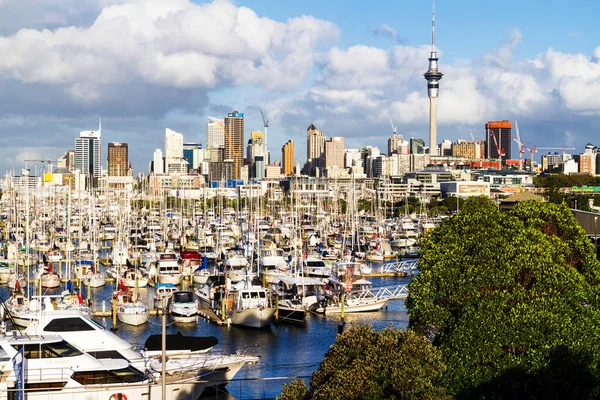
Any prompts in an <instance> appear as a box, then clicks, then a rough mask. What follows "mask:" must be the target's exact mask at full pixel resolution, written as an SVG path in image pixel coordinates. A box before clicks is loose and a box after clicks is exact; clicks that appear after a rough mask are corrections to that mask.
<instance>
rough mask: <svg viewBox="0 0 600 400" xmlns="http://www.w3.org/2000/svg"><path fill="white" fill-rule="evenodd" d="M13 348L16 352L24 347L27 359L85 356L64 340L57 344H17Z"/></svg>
mask: <svg viewBox="0 0 600 400" xmlns="http://www.w3.org/2000/svg"><path fill="white" fill-rule="evenodd" d="M13 347H14V348H15V349H16V350H21V347H24V349H23V353H24V354H23V355H24V356H25V358H27V359H34V358H62V357H75V356H80V355H82V354H83V353H82V352H80V351H79V350H77V349H76V348H75V347H73V346H71V345H70V344H69V343H67V342H65V341H64V340H62V341H60V342H55V343H28V344H15V345H13Z"/></svg>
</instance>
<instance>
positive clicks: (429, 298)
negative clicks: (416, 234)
mask: <svg viewBox="0 0 600 400" xmlns="http://www.w3.org/2000/svg"><path fill="white" fill-rule="evenodd" d="M421 255H422V256H421V261H420V263H419V274H418V275H417V277H415V279H414V280H413V281H412V283H411V285H410V290H409V298H408V300H407V307H408V309H409V313H410V325H411V327H412V328H413V329H415V330H416V331H418V332H421V333H423V334H425V335H426V336H427V337H428V338H429V339H430V340H431V341H432V343H433V344H434V345H435V346H437V347H438V348H439V349H440V350H441V351H442V353H443V361H444V364H445V365H446V367H447V372H446V373H445V374H444V384H445V386H446V388H447V389H448V390H449V391H450V392H451V393H452V394H454V395H456V396H458V397H466V398H480V396H485V397H486V398H502V397H505V396H508V397H509V398H523V397H531V398H557V397H553V396H556V395H558V394H560V395H561V396H562V398H582V397H580V395H581V396H583V397H584V398H585V397H590V396H594V395H598V387H599V385H598V365H599V361H600V312H599V310H598V306H599V300H600V296H599V294H600V293H599V292H598V286H597V285H598V282H599V277H600V265H599V263H598V261H597V260H596V258H595V256H594V248H593V245H592V244H591V243H590V241H589V239H588V238H587V236H586V234H585V231H583V229H582V228H581V227H580V226H579V225H578V224H577V222H576V220H575V218H574V217H573V215H572V213H571V212H570V211H569V210H568V208H567V207H566V206H565V205H558V204H552V203H540V202H523V203H521V204H519V205H517V206H516V207H515V208H514V209H513V210H511V211H510V212H508V213H502V212H500V211H499V210H498V208H497V206H496V205H495V204H494V203H493V202H492V201H491V200H489V199H488V198H485V197H479V198H473V199H469V200H468V201H466V202H465V203H464V204H463V205H462V208H461V211H460V213H458V214H457V215H456V216H455V217H453V218H449V219H446V220H445V221H444V223H442V225H441V226H440V227H439V228H438V229H436V230H434V231H433V232H432V233H431V234H430V235H428V236H427V238H426V239H425V241H424V243H423V244H422V247H421ZM567 365H568V366H569V368H570V369H571V374H572V375H570V376H568V377H562V378H561V379H563V380H566V382H565V383H564V385H563V384H562V383H561V384H560V385H559V386H560V390H558V389H556V390H554V391H552V390H551V391H550V392H549V391H548V390H550V389H551V388H553V387H557V386H558V385H557V384H558V383H560V380H557V379H559V378H558V377H557V375H558V374H557V371H559V370H560V368H561V367H562V368H564V366H567ZM563 372H564V371H563ZM573 377H591V378H593V379H587V380H585V382H582V381H580V380H578V379H579V378H573ZM550 383H552V384H553V385H554V386H552V385H550ZM565 391H567V392H566V393H565ZM515 396H516V397H515Z"/></svg>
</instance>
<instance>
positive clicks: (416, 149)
mask: <svg viewBox="0 0 600 400" xmlns="http://www.w3.org/2000/svg"><path fill="white" fill-rule="evenodd" d="M410 154H425V141H424V140H423V139H415V138H410Z"/></svg>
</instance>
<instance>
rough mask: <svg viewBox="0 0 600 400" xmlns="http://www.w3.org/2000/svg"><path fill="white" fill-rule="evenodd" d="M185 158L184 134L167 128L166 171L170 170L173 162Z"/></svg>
mask: <svg viewBox="0 0 600 400" xmlns="http://www.w3.org/2000/svg"><path fill="white" fill-rule="evenodd" d="M182 158H183V135H182V134H181V133H177V132H175V131H174V130H171V129H169V128H166V129H165V172H166V173H168V172H169V165H170V164H171V163H172V162H176V161H177V162H178V161H181V159H182Z"/></svg>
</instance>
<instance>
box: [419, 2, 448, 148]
mask: <svg viewBox="0 0 600 400" xmlns="http://www.w3.org/2000/svg"><path fill="white" fill-rule="evenodd" d="M432 9H433V12H432V14H431V55H430V56H429V69H428V70H427V72H425V74H424V76H425V79H426V80H427V95H428V96H429V154H431V155H434V156H436V155H438V152H437V100H438V93H439V91H440V79H442V76H444V74H442V73H441V72H440V71H439V70H438V57H437V53H436V51H435V0H433V1H432Z"/></svg>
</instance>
